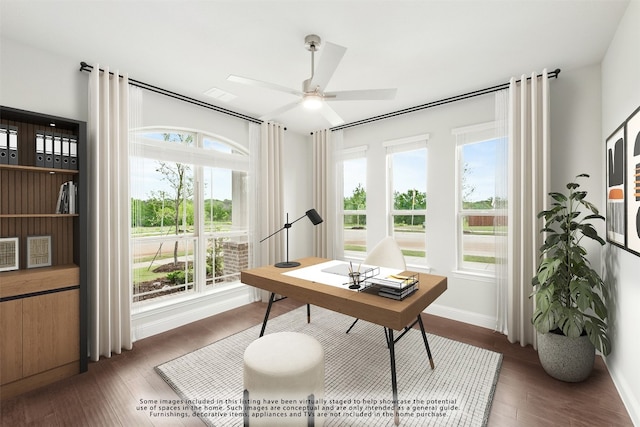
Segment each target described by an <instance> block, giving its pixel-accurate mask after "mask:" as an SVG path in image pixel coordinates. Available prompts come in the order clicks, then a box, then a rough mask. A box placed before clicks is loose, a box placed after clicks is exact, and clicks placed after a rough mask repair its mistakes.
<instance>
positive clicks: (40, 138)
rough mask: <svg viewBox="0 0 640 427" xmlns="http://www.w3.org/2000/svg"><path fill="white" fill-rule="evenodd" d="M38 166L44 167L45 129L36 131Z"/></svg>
mask: <svg viewBox="0 0 640 427" xmlns="http://www.w3.org/2000/svg"><path fill="white" fill-rule="evenodd" d="M36 166H38V167H41V168H43V167H44V131H43V130H37V131H36Z"/></svg>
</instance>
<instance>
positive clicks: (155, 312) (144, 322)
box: [131, 284, 255, 341]
mask: <svg viewBox="0 0 640 427" xmlns="http://www.w3.org/2000/svg"><path fill="white" fill-rule="evenodd" d="M254 300H255V299H254V290H253V288H252V287H250V286H246V285H243V284H237V285H235V286H230V287H226V288H222V289H219V290H214V291H212V292H210V293H207V294H205V295H200V296H196V297H194V298H188V299H183V300H180V301H176V302H175V303H172V304H169V305H164V306H160V305H158V306H155V307H150V308H148V309H144V310H141V311H139V312H137V313H134V314H133V315H132V316H131V328H132V331H133V340H134V341H137V340H140V339H143V338H147V337H150V336H153V335H157V334H160V333H162V332H166V331H169V330H171V329H174V328H177V327H179V326H183V325H186V324H188V323H191V322H195V321H197V320H201V319H204V318H207V317H209V316H213V315H215V314H219V313H222V312H224V311H227V310H231V309H233V308H237V307H240V306H243V305H245V304H249V303H252V302H254Z"/></svg>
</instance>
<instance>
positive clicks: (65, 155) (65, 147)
mask: <svg viewBox="0 0 640 427" xmlns="http://www.w3.org/2000/svg"><path fill="white" fill-rule="evenodd" d="M69 162H70V160H69V135H62V169H69V168H70V167H71V166H70V164H69Z"/></svg>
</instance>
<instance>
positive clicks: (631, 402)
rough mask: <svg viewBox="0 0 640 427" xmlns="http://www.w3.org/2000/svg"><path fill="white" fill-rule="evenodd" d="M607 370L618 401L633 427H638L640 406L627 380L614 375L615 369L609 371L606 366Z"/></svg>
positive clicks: (639, 424)
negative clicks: (627, 414)
mask: <svg viewBox="0 0 640 427" xmlns="http://www.w3.org/2000/svg"><path fill="white" fill-rule="evenodd" d="M604 361H605V364H607V359H606V358H604ZM607 369H608V370H609V375H610V376H611V379H612V380H613V384H614V385H615V386H616V389H617V390H618V394H619V395H620V399H622V403H623V404H624V406H625V408H626V409H627V412H628V413H629V418H631V422H632V423H633V425H634V426H640V404H639V403H638V400H637V399H636V397H635V395H634V394H633V390H632V388H631V387H630V386H629V383H628V382H627V380H625V379H624V378H623V377H622V376H621V375H618V374H617V373H616V370H615V369H613V370H612V369H611V368H610V367H609V365H608V364H607Z"/></svg>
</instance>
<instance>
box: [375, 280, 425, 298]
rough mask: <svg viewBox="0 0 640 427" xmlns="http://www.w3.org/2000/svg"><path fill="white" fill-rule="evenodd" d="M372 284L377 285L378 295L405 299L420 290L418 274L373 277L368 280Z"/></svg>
mask: <svg viewBox="0 0 640 427" xmlns="http://www.w3.org/2000/svg"><path fill="white" fill-rule="evenodd" d="M368 284H369V285H370V286H375V288H376V289H377V290H378V295H380V296H383V297H386V298H392V299H397V300H403V299H405V298H406V297H408V296H409V295H411V294H413V293H414V292H415V291H417V290H418V285H419V280H418V275H417V274H414V275H412V276H401V275H391V276H388V277H385V278H380V277H373V278H371V279H369V280H368Z"/></svg>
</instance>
